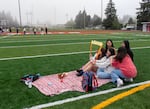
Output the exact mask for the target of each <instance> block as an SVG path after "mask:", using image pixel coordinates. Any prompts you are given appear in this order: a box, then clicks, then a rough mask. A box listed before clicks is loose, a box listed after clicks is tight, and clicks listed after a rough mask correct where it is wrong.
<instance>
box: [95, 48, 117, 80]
mask: <svg viewBox="0 0 150 109" xmlns="http://www.w3.org/2000/svg"><path fill="white" fill-rule="evenodd" d="M114 56H115V50H114V48H108V49H107V52H106V56H105V57H103V58H102V59H101V60H96V61H93V64H94V65H95V66H97V67H98V70H97V71H96V74H97V77H98V78H101V79H110V78H111V72H112V71H113V70H114V67H112V66H111V60H112V58H113V57H114Z"/></svg>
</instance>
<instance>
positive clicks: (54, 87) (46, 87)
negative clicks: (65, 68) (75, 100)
mask: <svg viewBox="0 0 150 109" xmlns="http://www.w3.org/2000/svg"><path fill="white" fill-rule="evenodd" d="M81 81H82V76H80V77H77V76H76V71H71V72H67V75H66V76H65V77H64V78H63V79H59V78H58V74H53V75H48V76H42V77H40V78H39V79H38V80H36V81H34V82H33V83H32V85H33V86H35V87H36V88H37V89H38V90H39V91H40V92H41V93H43V94H44V95H47V96H53V95H57V94H60V93H63V92H66V91H79V92H85V91H84V90H83V89H82V86H81ZM108 82H110V79H98V86H101V85H103V84H106V83H108Z"/></svg>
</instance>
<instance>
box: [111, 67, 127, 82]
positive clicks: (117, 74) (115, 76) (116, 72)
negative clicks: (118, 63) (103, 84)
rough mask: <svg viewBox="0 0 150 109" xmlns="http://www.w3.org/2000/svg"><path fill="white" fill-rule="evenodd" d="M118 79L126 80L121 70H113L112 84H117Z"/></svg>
mask: <svg viewBox="0 0 150 109" xmlns="http://www.w3.org/2000/svg"><path fill="white" fill-rule="evenodd" d="M118 78H123V79H124V78H126V77H125V76H124V75H123V73H122V71H121V70H119V69H115V70H113V71H112V72H111V79H112V82H113V83H116V81H117V79H118Z"/></svg>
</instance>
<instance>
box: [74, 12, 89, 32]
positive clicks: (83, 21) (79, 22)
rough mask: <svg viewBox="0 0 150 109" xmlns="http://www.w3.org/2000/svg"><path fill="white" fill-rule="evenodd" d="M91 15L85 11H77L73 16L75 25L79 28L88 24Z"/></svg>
mask: <svg viewBox="0 0 150 109" xmlns="http://www.w3.org/2000/svg"><path fill="white" fill-rule="evenodd" d="M90 21H91V16H90V15H87V13H86V11H85V10H84V11H83V12H81V11H80V12H79V13H78V15H77V16H76V18H75V25H76V26H75V27H76V28H79V29H84V28H85V27H88V26H89V25H90Z"/></svg>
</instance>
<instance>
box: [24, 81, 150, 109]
mask: <svg viewBox="0 0 150 109" xmlns="http://www.w3.org/2000/svg"><path fill="white" fill-rule="evenodd" d="M148 83H150V81H144V82H140V83H135V84H131V85H127V86H123V87H120V88H113V89H109V90H104V91H99V92H95V93H90V94H85V95H81V96H78V97H73V98H67V99H64V100H59V101H55V102H50V103H47V104H41V105H37V106H33V107H31V108H26V109H41V108H46V107H51V106H56V105H61V104H64V103H68V102H73V101H77V100H81V99H85V98H89V97H94V96H98V95H103V94H108V93H111V92H115V91H120V90H124V89H129V88H132V87H136V86H139V85H144V84H148Z"/></svg>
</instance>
